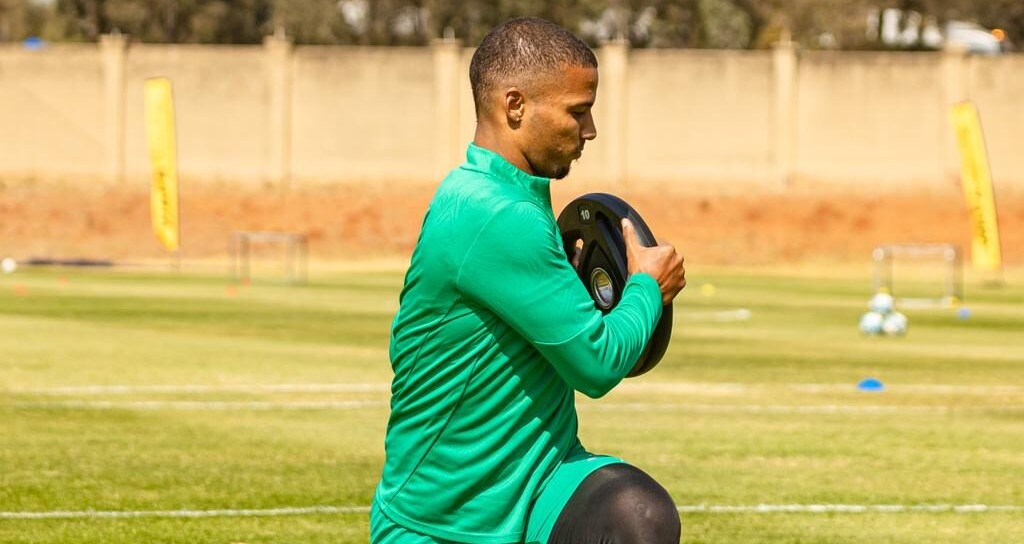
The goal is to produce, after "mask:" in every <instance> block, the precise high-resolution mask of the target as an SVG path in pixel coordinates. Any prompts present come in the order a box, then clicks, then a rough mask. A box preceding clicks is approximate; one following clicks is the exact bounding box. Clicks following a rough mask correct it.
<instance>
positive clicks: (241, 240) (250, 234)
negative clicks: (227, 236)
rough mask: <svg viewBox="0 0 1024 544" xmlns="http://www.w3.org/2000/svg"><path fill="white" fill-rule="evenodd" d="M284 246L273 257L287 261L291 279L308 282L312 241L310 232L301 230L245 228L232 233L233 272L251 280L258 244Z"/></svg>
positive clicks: (237, 276) (237, 279) (288, 275)
mask: <svg viewBox="0 0 1024 544" xmlns="http://www.w3.org/2000/svg"><path fill="white" fill-rule="evenodd" d="M275 245H276V246H281V247H282V248H283V250H284V253H283V256H282V255H281V254H280V253H278V254H276V255H275V256H272V257H271V258H280V259H282V260H283V261H284V273H285V277H286V279H287V281H288V282H290V283H306V276H307V266H308V265H307V260H308V259H309V244H308V242H307V241H306V235H305V234H300V233H297V232H267V231H241V232H236V233H234V235H233V236H232V237H231V255H232V258H231V272H232V274H233V276H234V278H235V280H236V281H249V280H250V279H251V274H252V260H253V248H254V246H275Z"/></svg>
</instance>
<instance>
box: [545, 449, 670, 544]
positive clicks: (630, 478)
mask: <svg viewBox="0 0 1024 544" xmlns="http://www.w3.org/2000/svg"><path fill="white" fill-rule="evenodd" d="M680 534H681V527H680V523H679V512H678V511H677V510H676V505H675V502H673V501H672V497H671V496H669V494H668V491H666V490H665V488H664V487H662V486H661V485H660V484H659V483H658V482H656V481H654V479H653V478H651V477H650V476H648V475H647V473H645V472H644V471H642V470H640V469H638V468H636V467H633V466H630V465H626V464H615V465H608V466H605V467H601V468H600V469H598V470H596V471H594V473H593V474H591V475H590V476H589V477H587V479H586V480H584V482H583V484H581V485H580V487H579V489H577V491H576V493H575V494H573V496H572V498H571V499H570V501H569V504H567V505H566V507H565V509H564V510H563V511H562V515H561V516H560V517H559V520H558V522H557V523H556V525H555V529H554V531H553V532H552V535H551V539H550V540H549V544H581V543H585V544H590V543H600V544H679V538H680Z"/></svg>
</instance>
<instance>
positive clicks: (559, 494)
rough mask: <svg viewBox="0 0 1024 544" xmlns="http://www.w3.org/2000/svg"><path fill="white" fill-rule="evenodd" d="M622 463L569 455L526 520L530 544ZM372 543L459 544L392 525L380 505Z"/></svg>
mask: <svg viewBox="0 0 1024 544" xmlns="http://www.w3.org/2000/svg"><path fill="white" fill-rule="evenodd" d="M624 462H625V461H623V460H622V459H619V458H617V457H610V456H607V455H594V454H592V453H589V452H587V451H586V450H584V449H583V448H579V449H577V450H575V451H573V452H572V453H570V454H569V456H568V457H566V458H565V460H564V461H562V463H561V464H560V465H558V468H556V469H555V472H554V474H552V475H551V478H550V479H548V481H547V483H545V484H544V487H543V488H542V489H541V490H540V495H538V496H537V500H535V501H534V502H533V507H532V508H531V509H530V517H529V519H527V520H526V539H525V543H526V544H546V543H547V541H548V537H549V536H550V535H551V529H553V528H554V526H555V522H556V521H558V516H559V515H561V513H562V509H563V508H565V505H566V503H568V502H569V499H570V498H571V497H572V494H573V493H575V492H576V488H577V487H579V486H580V484H581V483H583V480H585V479H586V478H587V476H590V473H592V472H594V471H595V470H597V469H599V468H601V467H603V466H607V465H612V464H615V463H624ZM370 542H372V543H373V544H455V543H454V542H452V541H450V540H444V539H440V538H436V537H432V536H427V535H424V534H421V533H417V532H416V531H412V530H409V529H406V528H405V527H402V526H401V525H398V524H397V523H395V522H393V521H391V519H390V518H388V517H387V516H386V515H384V513H383V512H381V511H380V508H379V507H378V506H377V503H376V501H375V502H374V504H373V508H372V509H371V510H370Z"/></svg>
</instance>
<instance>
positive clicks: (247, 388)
mask: <svg viewBox="0 0 1024 544" xmlns="http://www.w3.org/2000/svg"><path fill="white" fill-rule="evenodd" d="M390 390H391V385H390V384H387V383H383V382H381V383H268V384H221V385H203V384H192V385H188V384H186V385H71V386H63V387H39V388H35V389H22V390H17V391H16V392H19V393H35V394H42V395H123V394H133V393H168V394H176V393H381V392H384V393H386V392H388V391H390Z"/></svg>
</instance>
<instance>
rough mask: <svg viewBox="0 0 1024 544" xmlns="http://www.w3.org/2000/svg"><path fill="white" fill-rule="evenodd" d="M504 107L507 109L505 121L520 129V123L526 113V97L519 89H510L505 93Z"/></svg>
mask: <svg viewBox="0 0 1024 544" xmlns="http://www.w3.org/2000/svg"><path fill="white" fill-rule="evenodd" d="M503 98H504V102H503V104H502V105H503V106H504V107H505V119H506V120H507V121H508V124H509V126H511V127H512V128H519V123H520V122H522V120H523V115H524V114H525V113H526V97H525V96H523V91H521V90H520V89H519V88H518V87H509V88H508V90H506V91H505V96H504V97H503Z"/></svg>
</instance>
